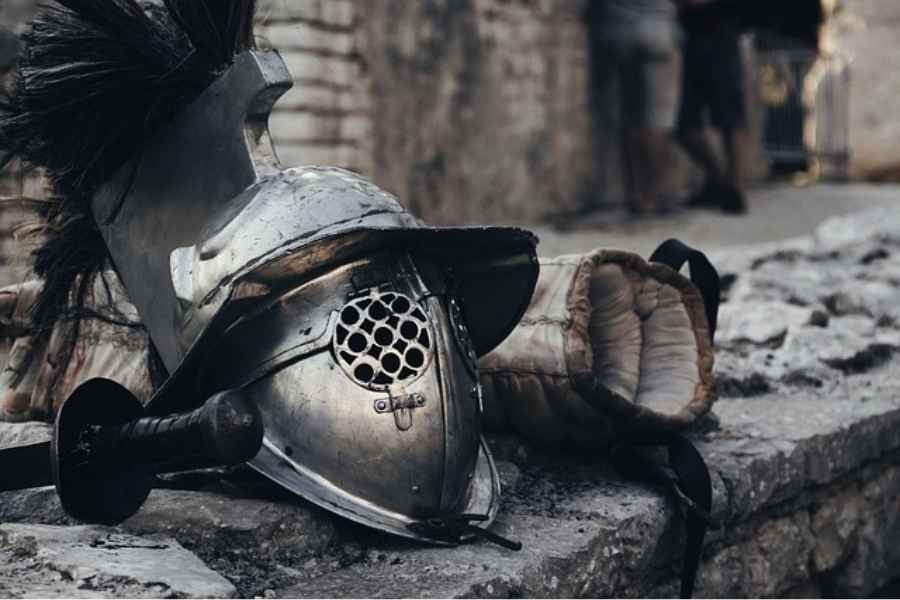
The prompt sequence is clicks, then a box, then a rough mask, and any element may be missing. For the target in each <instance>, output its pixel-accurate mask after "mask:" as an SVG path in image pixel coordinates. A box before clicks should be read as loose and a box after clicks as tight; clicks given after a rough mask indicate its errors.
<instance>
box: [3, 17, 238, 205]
mask: <svg viewBox="0 0 900 600" xmlns="http://www.w3.org/2000/svg"><path fill="white" fill-rule="evenodd" d="M253 8H254V2H253V1H252V0H231V1H228V0H165V3H164V6H163V5H160V4H158V3H156V4H151V3H147V2H143V3H139V2H137V1H136V0H57V1H56V2H54V3H51V4H49V5H47V6H45V7H44V8H43V9H42V10H41V12H40V13H39V14H38V16H37V17H36V18H35V20H34V21H33V22H32V25H31V28H30V29H29V30H28V31H27V32H26V33H25V34H24V35H23V42H24V44H23V45H24V47H23V50H22V54H21V57H20V59H19V64H18V73H17V78H16V80H15V83H14V88H13V92H12V94H11V96H10V98H9V99H8V101H7V103H6V106H5V107H3V110H2V114H0V145H2V147H3V148H4V149H5V150H6V151H7V152H10V153H11V155H10V157H9V158H11V157H12V156H14V155H18V156H20V157H21V158H22V159H24V160H25V161H26V162H28V163H30V164H32V165H34V166H39V167H44V168H45V169H46V170H47V172H48V174H49V176H50V178H51V180H52V182H53V183H54V184H55V186H56V187H57V190H56V191H57V192H58V193H60V194H62V195H63V196H70V195H76V196H81V197H85V196H89V195H90V193H91V192H92V191H93V190H94V189H95V188H96V187H97V186H98V185H99V184H100V183H102V182H103V181H105V180H106V179H108V178H109V177H110V176H111V175H112V173H113V172H114V171H115V170H116V169H117V168H118V167H120V166H121V165H122V164H123V163H124V162H125V161H127V160H128V159H129V158H130V157H131V156H133V155H134V153H135V150H136V149H137V148H138V147H140V145H141V144H143V143H144V142H145V141H146V140H147V138H148V137H149V136H151V135H152V134H153V133H154V132H155V131H156V130H158V129H159V127H160V126H161V125H162V124H163V123H165V122H166V121H168V120H169V119H170V118H171V117H172V116H173V115H174V114H175V113H176V112H178V111H179V110H181V109H182V108H184V106H185V105H186V104H188V103H189V102H190V101H191V100H193V99H194V98H196V97H197V96H198V95H199V94H200V92H202V91H203V90H204V89H205V88H206V87H207V86H208V85H209V84H210V83H211V82H212V81H213V79H215V77H216V76H217V75H218V74H219V73H220V72H221V71H222V70H223V69H224V68H226V67H227V66H229V65H230V64H231V62H232V60H233V57H234V55H235V54H236V53H238V52H240V51H242V50H244V49H246V48H248V47H250V46H251V45H252V22H253Z"/></svg>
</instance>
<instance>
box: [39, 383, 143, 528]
mask: <svg viewBox="0 0 900 600" xmlns="http://www.w3.org/2000/svg"><path fill="white" fill-rule="evenodd" d="M143 414H144V407H143V406H142V405H141V403H140V401H139V400H138V399H137V398H136V397H135V396H134V394H132V393H131V392H129V391H128V390H127V389H126V388H124V387H123V386H121V385H119V384H118V383H116V382H114V381H111V380H109V379H92V380H90V381H87V382H85V383H83V384H82V385H80V386H79V387H78V388H77V389H76V390H75V391H74V392H73V393H72V394H71V395H70V396H69V397H68V398H66V401H65V402H64V403H63V405H62V407H60V409H59V414H58V415H57V417H56V425H55V428H54V435H53V440H52V442H51V462H52V468H53V480H54V482H55V483H56V492H57V494H58V495H59V500H60V503H61V504H62V506H63V508H64V509H65V511H66V512H67V513H68V514H70V515H72V516H73V517H75V518H76V519H79V520H81V521H86V522H90V523H103V524H110V525H111V524H115V523H120V522H121V521H124V520H125V519H127V518H128V517H130V516H131V515H133V514H134V513H135V512H137V510H138V509H139V508H140V507H141V505H142V504H143V503H144V501H145V500H146V499H147V496H148V495H149V494H150V490H151V488H152V486H153V473H152V472H151V471H150V469H149V468H148V467H146V466H144V465H141V464H138V463H135V462H132V461H127V460H125V461H115V462H114V461H111V460H108V458H109V457H104V456H92V452H93V451H94V450H93V449H92V448H90V446H89V445H87V444H86V442H87V440H86V438H85V434H86V433H90V432H91V431H92V430H94V429H96V428H97V427H109V426H117V425H122V424H123V423H127V422H129V421H134V420H135V419H138V418H140V417H141V416H143Z"/></svg>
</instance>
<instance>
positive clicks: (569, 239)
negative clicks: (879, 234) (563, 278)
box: [531, 183, 900, 256]
mask: <svg viewBox="0 0 900 600" xmlns="http://www.w3.org/2000/svg"><path fill="white" fill-rule="evenodd" d="M748 205H749V213H748V214H747V215H744V216H737V217H735V216H728V215H723V214H721V213H718V212H714V211H708V210H684V211H682V212H679V213H676V214H674V215H672V216H669V217H665V218H653V219H645V220H642V221H631V222H629V221H627V220H626V219H625V217H624V215H623V214H622V213H610V212H608V211H606V212H598V213H596V214H593V215H589V216H588V217H586V218H584V219H582V220H581V221H579V222H577V223H571V224H569V227H567V228H565V229H562V228H559V227H550V226H537V227H532V228H531V229H532V230H533V231H534V232H535V233H537V235H538V237H540V239H541V243H540V246H539V247H538V251H539V253H540V254H541V255H542V256H556V255H559V254H568V253H575V252H587V251H589V250H592V249H594V248H597V247H612V248H620V249H623V250H630V251H633V252H637V253H639V254H641V255H642V256H648V255H649V254H650V253H651V252H652V251H653V249H654V248H655V247H656V246H657V244H659V242H661V241H663V240H665V239H667V238H670V237H677V238H680V239H682V240H683V241H685V242H687V243H688V244H691V245H693V246H695V247H697V248H700V249H703V250H705V251H710V252H714V251H716V250H722V249H725V248H733V247H735V246H744V245H749V244H759V243H763V242H772V241H776V240H782V239H788V238H793V237H797V236H802V235H808V234H810V233H811V232H812V231H813V229H815V227H816V226H817V225H818V224H819V223H821V222H822V221H824V220H825V219H827V218H828V217H831V216H834V215H843V214H849V213H853V212H857V211H860V210H864V209H867V208H875V207H881V206H891V205H896V206H897V207H898V209H900V185H893V184H884V185H874V184H867V183H852V184H817V185H811V186H805V187H798V186H791V185H786V184H779V185H772V186H767V187H761V188H756V189H754V190H752V191H751V192H750V194H749V197H748Z"/></svg>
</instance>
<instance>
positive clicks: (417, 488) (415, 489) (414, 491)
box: [412, 485, 419, 494]
mask: <svg viewBox="0 0 900 600" xmlns="http://www.w3.org/2000/svg"><path fill="white" fill-rule="evenodd" d="M412 493H413V494H418V493H419V486H417V485H414V486H412Z"/></svg>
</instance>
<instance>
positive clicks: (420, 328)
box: [333, 291, 434, 389]
mask: <svg viewBox="0 0 900 600" xmlns="http://www.w3.org/2000/svg"><path fill="white" fill-rule="evenodd" d="M333 346H334V355H335V357H336V358H337V361H338V363H339V364H340V365H341V367H343V369H344V371H346V373H347V375H349V376H350V379H352V380H353V381H355V382H356V383H358V384H359V385H361V386H364V387H367V388H376V389H380V388H387V387H388V386H390V385H392V384H395V383H406V382H409V381H412V380H414V379H416V378H417V377H419V376H421V375H422V373H424V372H425V369H426V368H427V367H428V364H429V362H431V356H432V353H433V346H434V343H433V341H432V337H431V328H430V327H429V324H428V318H427V317H426V316H425V312H424V311H423V310H422V309H421V308H420V307H419V305H418V304H416V303H415V302H414V301H413V300H412V299H411V298H409V297H408V296H405V295H404V294H400V293H398V292H378V291H373V292H372V293H370V294H368V295H366V296H361V297H358V298H354V299H353V300H350V301H349V302H347V304H345V305H344V307H343V308H341V311H340V314H339V316H338V322H337V326H336V327H335V331H334V340H333Z"/></svg>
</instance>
